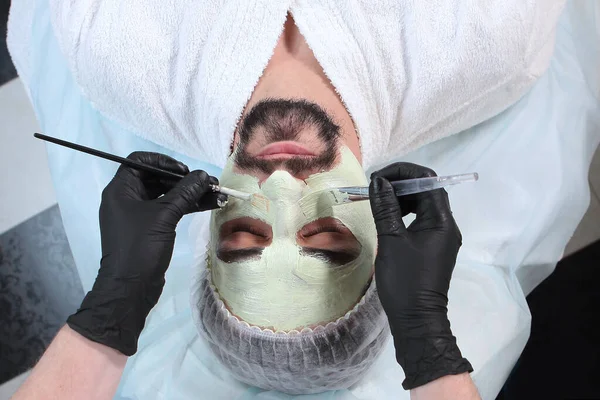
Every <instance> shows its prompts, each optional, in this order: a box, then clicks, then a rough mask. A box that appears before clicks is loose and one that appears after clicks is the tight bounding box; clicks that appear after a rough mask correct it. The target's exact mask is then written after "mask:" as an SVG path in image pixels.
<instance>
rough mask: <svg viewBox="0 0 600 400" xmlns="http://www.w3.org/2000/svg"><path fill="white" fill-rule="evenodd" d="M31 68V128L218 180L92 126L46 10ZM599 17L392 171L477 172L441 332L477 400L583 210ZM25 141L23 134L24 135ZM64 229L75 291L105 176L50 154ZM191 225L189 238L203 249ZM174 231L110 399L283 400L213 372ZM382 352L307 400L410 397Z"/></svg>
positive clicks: (90, 246)
mask: <svg viewBox="0 0 600 400" xmlns="http://www.w3.org/2000/svg"><path fill="white" fill-rule="evenodd" d="M34 6H35V13H34V18H33V21H32V22H33V23H32V35H31V38H32V43H31V45H32V46H33V47H32V50H33V51H32V53H31V56H32V60H31V61H32V62H31V66H32V69H31V70H30V71H29V73H28V77H27V81H26V82H25V83H26V85H27V87H28V89H29V94H30V97H31V99H32V101H33V103H34V108H35V111H36V114H37V116H38V119H39V121H40V125H41V127H42V130H43V131H44V132H45V133H47V134H49V135H53V136H58V137H61V138H63V139H66V140H71V141H76V142H78V143H81V144H84V145H89V146H93V147H97V148H100V149H103V150H106V151H112V152H115V153H118V154H127V153H129V152H130V151H133V150H153V151H161V152H164V153H167V154H170V155H172V156H174V157H177V158H180V159H182V160H183V161H184V162H186V163H188V164H189V165H190V167H192V168H204V169H207V170H208V171H209V172H210V173H211V174H217V175H218V172H219V170H218V168H216V167H214V166H211V165H209V164H207V163H202V162H199V161H198V160H192V159H190V158H188V157H184V156H182V155H180V154H176V153H175V152H173V151H169V150H167V149H164V148H162V147H160V146H158V145H156V144H153V143H151V142H148V141H145V140H142V139H140V138H139V137H138V136H136V135H135V134H134V133H132V132H131V131H128V130H127V129H125V128H123V127H122V126H121V125H119V124H117V123H114V122H112V121H110V120H108V119H107V118H105V117H103V116H102V115H101V114H99V113H98V112H97V111H96V110H95V109H94V108H93V106H92V105H91V104H89V102H87V101H86V100H85V99H84V98H83V97H82V95H81V93H80V92H79V90H78V88H77V86H76V84H75V83H74V81H73V78H72V76H71V75H70V73H69V70H68V68H67V67H66V63H65V61H64V59H63V58H62V55H61V53H60V51H59V50H58V47H57V43H56V40H55V38H54V36H53V35H52V30H51V27H50V22H49V19H48V10H47V9H46V4H45V2H43V1H39V2H36V3H35V5H34ZM599 21H600V5H599V4H597V3H596V2H595V1H593V0H589V1H583V0H579V1H570V2H568V3H567V7H566V10H565V12H564V13H563V15H562V16H561V19H560V23H559V26H558V31H557V47H556V53H555V55H554V56H553V58H552V61H551V65H550V69H549V71H548V72H547V73H546V74H544V76H543V77H542V78H541V79H540V80H539V81H538V82H537V83H536V85H535V86H534V87H533V89H532V90H531V91H530V92H529V93H528V94H527V95H526V96H525V97H524V98H523V99H521V100H520V101H519V102H518V103H516V104H515V105H514V106H512V107H511V108H510V109H508V110H507V111H505V112H503V113H502V114H500V115H498V116H496V117H494V118H492V119H491V120H488V121H486V122H484V123H482V124H480V125H478V126H476V127H474V128H472V129H469V130H467V131H465V132H463V133H460V134H458V135H455V136H452V137H449V138H446V139H444V140H441V141H438V142H435V143H432V144H430V145H427V146H425V147H423V148H421V149H420V150H418V151H416V152H413V153H412V154H410V155H408V156H407V157H404V158H403V159H404V160H408V161H413V162H418V163H420V164H425V165H428V166H430V167H432V168H434V169H436V170H437V171H438V173H441V174H450V173H460V172H468V171H477V172H479V173H480V176H481V180H480V182H478V183H477V184H471V185H462V186H458V187H455V188H453V189H452V190H451V191H450V199H451V202H452V206H453V210H454V213H455V215H456V219H457V221H458V224H459V226H460V228H461V230H462V232H463V237H464V245H463V249H462V250H461V252H460V254H459V260H458V263H457V267H456V270H455V275H454V278H453V281H452V285H451V289H450V295H449V298H450V306H449V308H450V320H451V323H452V328H453V331H454V333H455V335H456V336H457V337H458V341H459V345H460V347H461V349H462V351H463V353H464V354H465V356H466V357H467V358H468V359H469V360H470V361H471V362H472V364H473V366H474V368H475V372H474V373H473V375H472V376H473V378H474V380H475V382H476V384H477V386H478V388H479V390H480V392H481V394H482V396H483V398H484V399H493V398H494V397H495V395H496V394H497V392H498V391H499V390H500V388H501V386H502V384H503V382H504V380H505V379H506V377H507V376H508V374H509V372H510V370H511V368H512V366H513V364H514V362H515V361H516V359H517V358H518V356H519V354H520V352H521V350H522V348H523V346H524V344H525V342H526V340H527V337H528V334H529V324H530V315H529V312H528V310H527V305H526V302H525V297H524V295H525V294H526V293H528V292H529V291H530V290H531V289H532V288H533V287H535V286H536V285H537V284H538V283H539V282H540V281H541V280H542V279H544V278H545V277H546V276H547V275H548V274H549V273H550V272H551V271H552V269H553V268H554V265H555V263H556V262H557V260H558V259H559V258H560V257H561V254H562V251H563V249H564V247H565V245H566V243H567V241H568V239H569V237H570V236H571V235H572V233H573V231H574V229H575V227H576V225H577V223H578V222H579V220H580V219H581V217H582V215H583V213H584V212H585V210H586V208H587V205H588V203H589V190H588V186H587V169H588V167H589V163H590V160H591V156H592V154H593V150H594V149H595V147H596V146H597V145H598V142H599V141H600V107H599V103H598V99H599V98H600V85H599V82H600V76H599V73H600V68H598V67H599V66H600V55H599V52H600V49H599V46H600V34H599V30H600V27H599V26H600V25H599ZM24 134H27V133H24ZM48 154H49V159H50V164H51V170H52V174H53V179H54V183H55V187H56V194H57V198H58V202H59V205H60V207H61V212H62V215H63V221H64V225H65V229H66V232H67V235H68V237H69V241H70V244H71V248H72V250H73V253H74V257H75V260H76V263H77V266H78V270H79V272H80V276H81V279H82V282H83V284H84V288H85V289H89V288H90V287H91V284H92V283H93V279H94V277H95V274H96V271H97V268H98V262H99V259H100V247H99V243H100V238H99V229H98V222H97V210H98V205H99V201H100V193H101V191H102V189H103V188H104V186H105V185H106V184H107V183H108V181H109V179H110V178H111V176H112V174H113V173H114V172H115V170H116V166H115V165H113V164H112V163H110V162H107V161H103V160H97V159H94V158H91V157H90V156H87V155H84V154H78V153H75V152H72V151H70V150H66V149H62V148H58V147H56V146H50V145H49V146H48ZM206 216H207V215H206V214H197V216H196V221H195V223H197V224H199V225H194V226H196V228H195V229H192V231H193V232H195V235H199V238H200V239H202V237H206V236H205V235H206V232H204V231H203V229H205V228H206V225H202V223H201V220H202V219H203V218H205V217H206ZM189 224H190V218H186V219H185V220H184V223H183V224H181V225H180V227H179V228H178V241H177V244H176V249H175V255H174V257H173V262H172V267H171V268H170V270H169V272H168V274H167V285H166V287H165V291H164V292H163V296H162V298H161V300H160V302H159V304H158V305H157V307H156V308H155V309H154V310H153V312H152V314H151V316H150V318H149V320H148V323H147V328H146V329H145V330H144V333H143V334H142V337H141V339H140V346H139V351H138V354H137V355H136V356H135V357H132V358H131V359H130V360H129V362H128V364H127V368H126V371H125V374H124V377H123V381H122V384H121V386H120V388H119V392H118V396H117V397H118V398H136V399H152V398H159V399H162V398H164V399H178V398H192V397H193V398H203V397H204V398H212V399H219V398H221V399H231V398H240V399H248V398H261V399H268V398H288V397H286V396H280V395H278V394H275V393H267V392H262V391H261V390H259V389H255V388H249V387H247V386H245V385H242V384H240V383H238V382H235V381H234V380H233V379H232V378H231V377H230V376H228V375H227V373H226V372H225V371H224V370H223V369H221V368H220V367H219V365H217V364H215V362H214V358H213V357H212V355H211V353H210V352H209V351H208V349H207V347H206V344H205V343H204V342H203V341H202V340H201V339H200V338H199V337H198V335H197V333H196V331H195V328H194V326H193V323H192V321H191V316H190V310H189V302H188V295H189V289H188V287H189V282H190V281H191V276H192V275H193V273H194V271H195V267H194V262H193V260H192V257H191V252H190V245H191V244H192V241H195V240H196V238H190V237H189V236H188V235H187V232H188V229H189ZM402 378H403V373H402V371H401V369H400V368H399V367H398V366H397V365H396V363H395V360H394V356H393V349H392V348H391V342H390V343H388V349H387V351H385V352H384V354H383V356H382V357H381V358H380V359H379V360H378V362H377V364H376V365H375V366H374V367H373V369H372V371H371V372H370V374H369V375H368V376H366V377H365V378H364V380H363V381H362V382H361V383H359V384H358V385H356V386H355V387H353V388H351V390H349V391H342V392H337V393H326V394H323V395H320V396H316V397H306V398H307V399H309V398H336V399H341V398H344V399H376V398H377V399H378V398H387V397H393V398H396V399H408V398H409V394H408V392H404V391H403V390H402V389H401V386H400V382H401V381H402Z"/></svg>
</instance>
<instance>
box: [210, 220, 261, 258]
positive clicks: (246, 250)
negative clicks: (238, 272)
mask: <svg viewBox="0 0 600 400" xmlns="http://www.w3.org/2000/svg"><path fill="white" fill-rule="evenodd" d="M272 238H273V231H272V230H271V227H270V226H269V225H268V224H267V223H265V222H264V221H261V220H258V219H254V218H250V217H243V218H237V219H233V220H231V221H227V222H225V223H224V224H223V225H222V226H221V229H220V231H219V243H218V246H217V257H218V258H219V259H221V260H223V261H225V262H234V261H241V260H245V259H248V258H252V257H257V256H260V254H261V252H262V251H263V249H264V248H265V247H266V246H268V245H269V244H271V241H272Z"/></svg>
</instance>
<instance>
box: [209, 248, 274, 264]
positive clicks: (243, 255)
mask: <svg viewBox="0 0 600 400" xmlns="http://www.w3.org/2000/svg"><path fill="white" fill-rule="evenodd" d="M263 250H264V247H251V248H249V249H233V250H221V249H219V250H218V251H217V257H218V258H219V259H220V260H221V261H224V262H226V263H230V262H235V261H243V260H247V259H249V258H252V257H258V256H260V255H261V254H262V252H263Z"/></svg>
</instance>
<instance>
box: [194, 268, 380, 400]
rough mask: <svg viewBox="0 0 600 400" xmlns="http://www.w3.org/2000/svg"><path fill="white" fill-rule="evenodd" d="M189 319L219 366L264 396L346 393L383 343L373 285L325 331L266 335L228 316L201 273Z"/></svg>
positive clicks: (206, 275)
mask: <svg viewBox="0 0 600 400" xmlns="http://www.w3.org/2000/svg"><path fill="white" fill-rule="evenodd" d="M191 301H192V315H193V318H194V322H195V324H196V327H197V329H198V331H199V332H200V334H201V335H202V336H204V337H205V338H206V340H207V341H208V343H209V344H210V347H211V349H212V351H213V353H214V354H215V356H216V357H217V359H219V360H220V362H221V363H222V364H223V365H224V366H225V368H226V369H228V370H229V371H230V372H231V374H232V375H233V376H234V377H235V378H236V379H238V380H240V381H242V382H245V383H247V384H249V385H252V386H255V387H259V388H262V389H266V390H277V391H280V392H284V393H288V394H312V393H320V392H324V391H328V390H338V389H347V388H348V387H350V386H351V385H353V384H354V383H356V382H357V381H358V380H359V379H360V378H361V377H362V376H364V375H365V373H366V371H367V369H368V368H369V367H370V366H371V365H372V364H373V362H374V361H375V360H376V358H377V356H378V355H379V354H380V352H381V350H382V348H383V346H384V344H385V343H386V341H387V339H388V337H389V326H388V322H387V317H386V315H385V313H384V312H383V309H382V307H381V303H380V302H379V297H378V296H377V289H376V287H375V280H373V281H372V282H371V284H370V286H369V288H368V289H367V292H366V293H365V295H364V296H363V297H362V299H361V300H360V301H359V303H358V304H357V305H356V306H355V307H354V308H353V310H351V311H349V312H348V313H346V315H344V316H343V317H341V318H339V319H338V320H337V321H335V322H330V323H328V324H327V325H326V326H319V327H316V328H314V329H310V328H305V329H303V330H302V331H301V332H297V331H290V332H289V333H283V332H277V333H275V332H272V331H270V330H265V329H261V328H259V327H256V326H250V325H249V324H247V323H246V322H244V321H240V320H239V319H238V318H237V317H235V316H233V315H232V314H231V313H230V312H229V311H228V310H227V308H226V307H225V304H224V303H223V301H222V300H221V299H220V297H219V294H218V293H217V291H216V289H215V287H214V286H213V285H212V283H211V279H210V269H206V270H203V271H202V272H201V274H200V275H199V276H198V278H197V280H196V282H195V283H194V284H193V287H192V294H191Z"/></svg>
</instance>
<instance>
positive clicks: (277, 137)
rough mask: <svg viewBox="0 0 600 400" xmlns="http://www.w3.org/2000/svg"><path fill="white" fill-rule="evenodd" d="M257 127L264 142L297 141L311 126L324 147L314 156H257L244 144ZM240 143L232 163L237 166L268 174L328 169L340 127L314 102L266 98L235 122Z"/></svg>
mask: <svg viewBox="0 0 600 400" xmlns="http://www.w3.org/2000/svg"><path fill="white" fill-rule="evenodd" d="M259 128H262V129H260V131H261V133H262V134H263V135H264V136H263V137H261V138H260V139H261V142H263V141H264V142H265V143H264V144H265V145H266V144H269V143H274V142H278V141H286V140H290V141H298V140H299V139H301V137H302V134H303V132H305V131H306V130H308V129H312V130H314V131H316V132H317V137H318V139H319V140H320V141H321V142H322V143H323V144H324V145H325V150H324V151H323V152H321V154H319V155H318V156H316V157H310V158H309V157H302V156H299V157H294V158H289V159H285V160H277V159H269V160H265V159H261V158H257V157H254V156H252V155H251V154H249V153H248V152H247V150H246V148H247V146H248V143H249V142H250V140H251V139H253V138H254V137H255V136H256V134H257V131H258V130H259ZM238 132H239V137H240V144H239V146H238V149H237V151H236V155H235V163H236V164H237V166H238V167H239V168H241V169H245V170H249V171H257V172H263V173H266V174H271V173H273V172H274V171H275V170H277V169H285V170H287V171H288V172H290V173H291V174H299V173H301V172H302V171H307V170H315V169H328V168H331V167H332V166H333V164H334V162H335V158H336V148H337V143H338V140H339V137H340V127H339V126H338V125H337V124H335V122H333V119H332V118H331V117H330V116H329V115H328V114H327V113H326V112H325V111H324V110H323V109H322V108H321V107H319V105H317V104H315V103H310V102H307V101H305V100H284V99H266V100H262V101H260V102H259V103H257V104H256V105H255V106H254V107H253V108H252V110H250V112H249V113H248V114H247V115H246V116H245V117H244V119H243V120H242V121H241V123H240V125H239V130H238Z"/></svg>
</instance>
